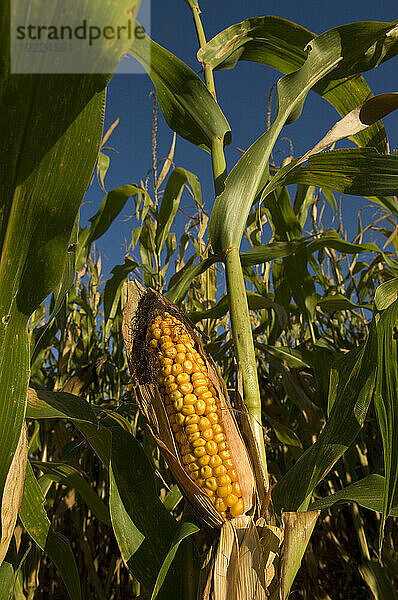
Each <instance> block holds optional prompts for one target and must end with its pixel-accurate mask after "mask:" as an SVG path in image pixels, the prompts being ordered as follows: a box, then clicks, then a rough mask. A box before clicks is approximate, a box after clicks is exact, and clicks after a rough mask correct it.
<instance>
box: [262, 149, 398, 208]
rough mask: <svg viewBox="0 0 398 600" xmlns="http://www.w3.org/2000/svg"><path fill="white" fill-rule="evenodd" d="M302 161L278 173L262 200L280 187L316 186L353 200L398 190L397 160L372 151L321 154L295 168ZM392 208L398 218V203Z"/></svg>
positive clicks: (359, 150)
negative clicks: (352, 197)
mask: <svg viewBox="0 0 398 600" xmlns="http://www.w3.org/2000/svg"><path fill="white" fill-rule="evenodd" d="M300 161H301V159H298V160H297V161H293V162H292V163H290V164H289V165H287V166H285V167H282V168H281V169H279V171H278V173H277V175H275V176H274V177H273V178H272V179H271V181H270V182H269V184H268V185H267V186H266V187H265V189H264V192H263V194H262V199H264V198H266V196H267V195H268V194H270V193H271V192H272V191H273V190H275V189H276V188H277V187H279V186H281V185H288V184H291V183H301V184H306V185H314V186H318V187H322V188H326V189H329V190H334V191H335V192H342V193H344V194H352V195H354V196H379V197H380V196H389V195H390V194H395V193H396V191H397V189H398V156H389V155H384V154H378V153H377V152H376V151H375V150H374V149H372V148H351V149H344V150H331V151H329V152H320V153H319V154H314V155H312V156H310V157H309V159H308V163H307V165H306V166H302V165H301V164H298V165H297V166H295V165H296V163H299V162H300ZM379 202H382V198H379ZM393 206H394V213H395V214H396V215H398V203H397V202H394V203H393ZM389 209H391V203H390V206H389Z"/></svg>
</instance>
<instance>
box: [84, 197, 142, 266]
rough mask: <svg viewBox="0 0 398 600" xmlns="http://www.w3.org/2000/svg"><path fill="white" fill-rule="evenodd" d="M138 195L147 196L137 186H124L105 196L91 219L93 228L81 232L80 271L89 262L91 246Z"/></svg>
mask: <svg viewBox="0 0 398 600" xmlns="http://www.w3.org/2000/svg"><path fill="white" fill-rule="evenodd" d="M138 193H143V194H146V192H145V190H142V189H141V188H140V187H138V186H136V185H123V186H121V187H120V188H116V189H114V190H112V191H111V192H109V193H108V194H107V195H106V196H105V198H104V199H103V201H102V203H101V206H100V207H99V209H98V211H97V212H96V214H95V215H94V216H93V217H91V218H90V222H91V226H90V227H89V228H87V229H81V230H80V232H79V246H78V266H77V268H78V269H81V268H82V266H83V265H84V263H85V262H86V261H87V257H88V254H89V253H90V248H91V244H92V243H93V242H95V241H96V240H98V238H100V237H101V236H102V235H104V233H105V232H106V231H108V229H109V227H110V226H111V225H112V223H113V222H114V220H115V219H116V217H118V215H119V214H120V212H121V211H122V210H123V208H124V206H125V204H126V202H127V200H128V199H129V198H130V197H131V196H136V195H137V194H138Z"/></svg>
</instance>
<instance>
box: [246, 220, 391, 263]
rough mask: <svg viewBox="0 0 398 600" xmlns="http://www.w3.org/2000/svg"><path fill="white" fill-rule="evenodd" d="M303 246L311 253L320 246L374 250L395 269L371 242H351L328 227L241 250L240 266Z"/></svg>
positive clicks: (264, 260)
mask: <svg viewBox="0 0 398 600" xmlns="http://www.w3.org/2000/svg"><path fill="white" fill-rule="evenodd" d="M303 248H307V250H308V253H313V252H316V251H317V250H319V249H320V248H333V249H334V250H338V251H339V252H343V253H347V254H350V253H352V254H357V253H358V254H362V253H365V252H375V253H377V254H379V255H380V256H382V258H383V260H384V261H385V262H386V263H387V265H388V266H389V267H390V268H391V269H392V270H393V271H395V270H396V269H397V265H396V263H395V262H394V261H393V260H392V259H390V258H389V257H388V255H387V254H386V253H384V252H382V251H381V250H380V248H379V247H378V246H377V245H376V244H374V243H373V242H369V243H365V244H353V243H351V242H347V241H345V240H342V239H341V238H340V237H339V235H338V233H337V232H336V231H335V230H333V229H328V230H326V231H325V232H324V233H321V234H319V235H318V236H317V237H315V238H314V237H308V238H301V239H299V240H292V241H290V242H272V243H271V244H265V245H263V246H256V247H255V248H252V249H251V250H248V251H247V252H242V253H241V255H240V259H241V263H242V266H244V267H245V266H249V265H256V264H260V263H263V262H269V261H271V260H275V259H277V258H283V257H285V256H290V255H291V254H293V253H296V252H299V251H300V250H302V249H303Z"/></svg>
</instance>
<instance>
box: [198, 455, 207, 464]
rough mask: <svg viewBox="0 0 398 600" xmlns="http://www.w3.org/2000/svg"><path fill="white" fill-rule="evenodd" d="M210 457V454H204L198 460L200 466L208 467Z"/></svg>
mask: <svg viewBox="0 0 398 600" xmlns="http://www.w3.org/2000/svg"><path fill="white" fill-rule="evenodd" d="M209 461H210V456H209V455H208V454H204V455H203V456H201V457H200V458H198V465H200V466H201V467H206V466H207V465H208V464H209Z"/></svg>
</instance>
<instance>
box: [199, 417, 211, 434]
mask: <svg viewBox="0 0 398 600" xmlns="http://www.w3.org/2000/svg"><path fill="white" fill-rule="evenodd" d="M210 427H211V423H210V421H209V419H207V417H201V419H200V421H199V429H200V430H201V431H205V430H206V429H209V428H210Z"/></svg>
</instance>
